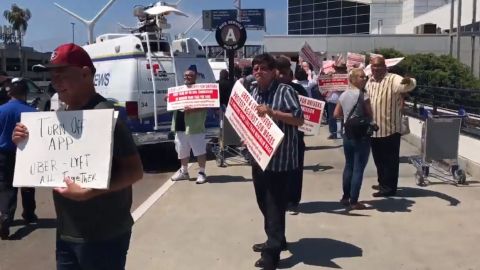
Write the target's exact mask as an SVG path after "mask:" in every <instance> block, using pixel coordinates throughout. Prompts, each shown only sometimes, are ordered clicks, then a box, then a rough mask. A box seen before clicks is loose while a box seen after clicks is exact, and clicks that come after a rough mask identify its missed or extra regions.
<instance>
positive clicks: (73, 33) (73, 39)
mask: <svg viewBox="0 0 480 270" xmlns="http://www.w3.org/2000/svg"><path fill="white" fill-rule="evenodd" d="M71 24H72V43H75V23H74V22H71Z"/></svg>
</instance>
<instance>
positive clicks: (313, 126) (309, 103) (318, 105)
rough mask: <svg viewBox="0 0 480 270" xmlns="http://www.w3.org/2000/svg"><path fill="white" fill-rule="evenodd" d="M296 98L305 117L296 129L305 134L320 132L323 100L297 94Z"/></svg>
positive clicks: (323, 106)
mask: <svg viewBox="0 0 480 270" xmlns="http://www.w3.org/2000/svg"><path fill="white" fill-rule="evenodd" d="M298 99H299V101H300V106H301V107H302V111H303V117H304V119H305V121H304V123H303V125H302V126H301V127H298V130H300V131H302V132H303V133H305V134H306V135H318V134H320V125H321V122H322V116H323V112H324V109H325V102H324V101H320V100H317V99H313V98H309V97H304V96H298Z"/></svg>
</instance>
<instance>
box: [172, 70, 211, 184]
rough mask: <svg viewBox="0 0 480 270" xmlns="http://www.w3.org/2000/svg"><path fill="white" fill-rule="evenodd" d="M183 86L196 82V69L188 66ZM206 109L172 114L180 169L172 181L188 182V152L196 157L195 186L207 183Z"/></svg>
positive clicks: (187, 110) (180, 111)
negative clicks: (196, 174) (191, 152)
mask: <svg viewBox="0 0 480 270" xmlns="http://www.w3.org/2000/svg"><path fill="white" fill-rule="evenodd" d="M183 79H184V80H185V85H186V86H187V87H190V86H192V85H194V84H195V83H196V81H197V68H196V66H195V65H192V66H190V67H189V68H188V69H187V70H186V71H185V73H184V74H183ZM206 119H207V109H191V108H188V107H186V108H185V110H177V111H175V112H174V113H173V120H172V131H175V148H176V149H177V153H178V159H180V162H181V165H182V167H181V168H180V169H179V170H178V171H177V172H176V173H175V174H174V175H173V176H172V178H171V180H172V181H179V180H190V175H189V174H188V160H189V159H190V150H192V151H193V155H194V156H195V157H197V161H198V166H199V167H200V169H199V170H198V176H197V182H196V183H197V184H203V183H205V182H207V175H206V174H205V164H206V162H207V142H206V141H205V120H206Z"/></svg>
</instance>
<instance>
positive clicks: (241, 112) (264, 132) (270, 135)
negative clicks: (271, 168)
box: [225, 81, 284, 170]
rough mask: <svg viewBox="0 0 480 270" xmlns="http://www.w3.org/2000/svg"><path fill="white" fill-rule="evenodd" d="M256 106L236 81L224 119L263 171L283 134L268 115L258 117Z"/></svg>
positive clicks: (253, 100)
mask: <svg viewBox="0 0 480 270" xmlns="http://www.w3.org/2000/svg"><path fill="white" fill-rule="evenodd" d="M257 106H258V103H257V102H256V101H255V99H253V97H252V96H251V95H250V94H249V93H248V91H247V90H246V89H245V87H243V85H242V83H241V82H238V81H237V83H236V84H235V86H234V87H233V89H232V94H231V95H230V100H229V101H228V106H227V111H226V112H225V117H226V118H227V119H228V121H229V122H230V124H231V125H232V127H233V129H234V130H235V131H236V132H237V134H238V136H239V137H240V139H241V140H242V141H243V143H244V144H245V145H246V146H247V148H248V151H249V152H250V154H251V155H252V157H253V158H254V159H255V161H256V162H257V164H258V165H259V166H260V168H262V170H265V169H266V168H267V166H268V164H269V163H270V160H271V159H272V156H273V155H274V154H275V152H276V151H277V148H278V146H279V145H280V143H281V142H282V140H283V137H284V134H283V132H282V130H281V129H280V128H279V127H278V126H277V125H276V124H275V122H274V121H273V120H272V119H271V118H270V117H269V116H268V115H265V116H264V117H259V116H258V114H257V111H256V108H257Z"/></svg>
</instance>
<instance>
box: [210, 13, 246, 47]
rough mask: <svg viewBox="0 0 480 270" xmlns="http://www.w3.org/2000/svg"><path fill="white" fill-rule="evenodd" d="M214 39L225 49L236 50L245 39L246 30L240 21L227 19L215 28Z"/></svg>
mask: <svg viewBox="0 0 480 270" xmlns="http://www.w3.org/2000/svg"><path fill="white" fill-rule="evenodd" d="M215 39H216V40H217V43H218V45H220V47H222V48H224V49H225V50H238V49H240V48H242V47H243V45H245V41H247V31H246V30H245V27H244V26H243V25H242V24H241V23H240V22H238V21H236V20H227V21H225V22H223V23H222V24H220V26H219V27H218V28H217V31H216V32H215Z"/></svg>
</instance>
